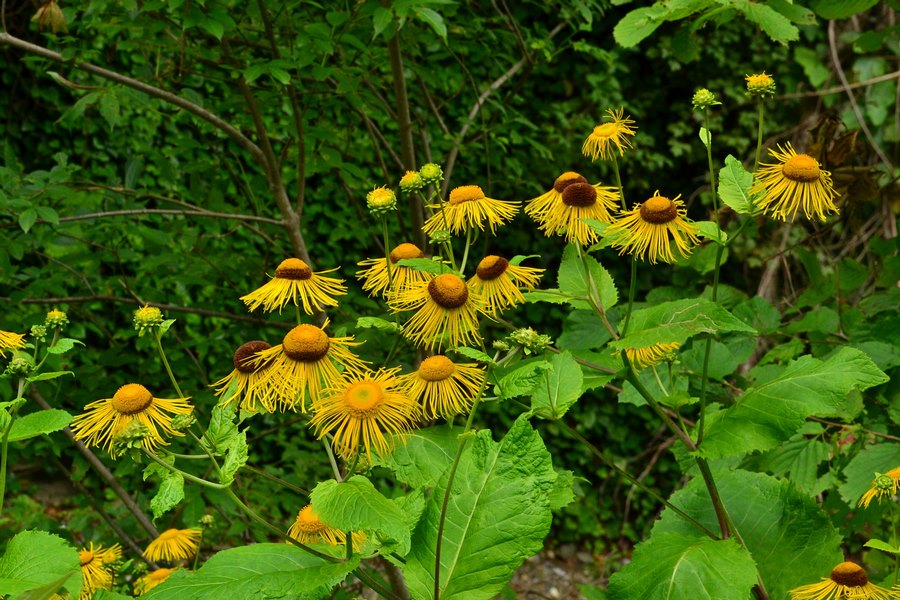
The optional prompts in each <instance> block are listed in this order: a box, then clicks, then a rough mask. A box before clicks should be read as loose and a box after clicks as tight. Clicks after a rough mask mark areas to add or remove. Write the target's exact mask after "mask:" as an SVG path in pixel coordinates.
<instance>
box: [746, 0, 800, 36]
mask: <svg viewBox="0 0 900 600" xmlns="http://www.w3.org/2000/svg"><path fill="white" fill-rule="evenodd" d="M730 5H731V6H733V7H734V8H736V9H737V10H738V11H739V12H740V13H741V14H743V15H744V16H745V17H746V18H747V20H749V21H752V22H753V23H756V24H757V25H759V28H760V29H762V30H763V32H764V33H765V34H766V35H768V36H769V37H770V38H771V39H772V40H773V41H776V42H778V43H780V44H787V43H788V42H794V41H797V40H798V39H799V38H800V30H799V29H797V27H796V26H794V24H793V23H791V20H790V19H788V18H787V17H786V16H784V15H782V14H781V13H779V12H778V11H777V10H775V9H774V8H772V7H771V6H767V5H765V4H762V3H757V2H750V0H731V3H730Z"/></svg>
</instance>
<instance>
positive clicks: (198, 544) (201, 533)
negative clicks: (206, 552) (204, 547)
mask: <svg viewBox="0 0 900 600" xmlns="http://www.w3.org/2000/svg"><path fill="white" fill-rule="evenodd" d="M204 530H205V527H201V528H200V539H198V540H197V553H196V554H194V567H193V570H194V571H196V570H197V564H199V562H200V544H202V543H203V531H204Z"/></svg>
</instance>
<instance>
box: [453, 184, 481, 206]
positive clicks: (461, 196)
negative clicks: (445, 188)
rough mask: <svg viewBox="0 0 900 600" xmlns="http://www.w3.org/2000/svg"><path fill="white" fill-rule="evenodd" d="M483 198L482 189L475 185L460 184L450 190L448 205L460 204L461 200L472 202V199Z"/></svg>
mask: <svg viewBox="0 0 900 600" xmlns="http://www.w3.org/2000/svg"><path fill="white" fill-rule="evenodd" d="M482 198H484V191H483V190H482V189H481V187H480V186H477V185H461V186H459V187H458V188H453V189H452V190H451V191H450V201H449V203H450V205H451V206H454V205H456V204H462V203H463V202H472V201H473V200H481V199H482Z"/></svg>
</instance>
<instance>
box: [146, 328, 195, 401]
mask: <svg viewBox="0 0 900 600" xmlns="http://www.w3.org/2000/svg"><path fill="white" fill-rule="evenodd" d="M153 338H154V339H155V340H156V349H157V350H159V356H160V358H162V362H163V366H164V367H165V368H166V373H168V374H169V380H171V382H172V385H173V386H174V387H175V393H176V394H178V397H179V398H186V397H187V396H185V395H184V393H182V391H181V388H180V387H179V386H178V381H177V380H176V379H175V374H174V373H172V367H170V366H169V360H168V359H167V358H166V351H165V350H163V346H162V335H160V333H159V329H158V328H154V329H153Z"/></svg>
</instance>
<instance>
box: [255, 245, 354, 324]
mask: <svg viewBox="0 0 900 600" xmlns="http://www.w3.org/2000/svg"><path fill="white" fill-rule="evenodd" d="M337 269H338V267H335V268H334V269H330V270H328V271H320V272H318V273H314V272H313V270H312V269H310V268H309V265H307V264H306V263H305V262H303V261H302V260H300V259H299V258H288V259H286V260H283V261H281V264H279V265H278V268H277V269H275V277H273V278H272V279H270V280H269V282H268V283H266V284H264V285H263V286H262V287H260V288H257V289H256V290H254V291H252V292H250V293H249V294H246V295H245V296H241V300H243V302H244V304H246V305H247V307H248V308H249V309H250V310H251V311H253V310H256V309H257V308H258V307H259V306H262V307H263V310H264V311H265V312H272V311H273V310H278V311H279V312H280V311H281V309H282V308H283V307H284V305H285V304H287V303H288V302H293V303H294V304H295V305H297V306H300V305H302V306H303V311H304V312H305V313H306V314H308V315H311V314H314V313H316V312H318V311H320V310H322V309H323V308H324V307H326V306H337V305H338V303H337V300H335V299H334V298H333V296H340V295H342V294H346V293H347V286H345V285H343V283H344V280H343V279H336V278H334V277H325V276H324V274H325V273H331V272H332V271H337ZM298 300H299V302H298Z"/></svg>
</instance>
